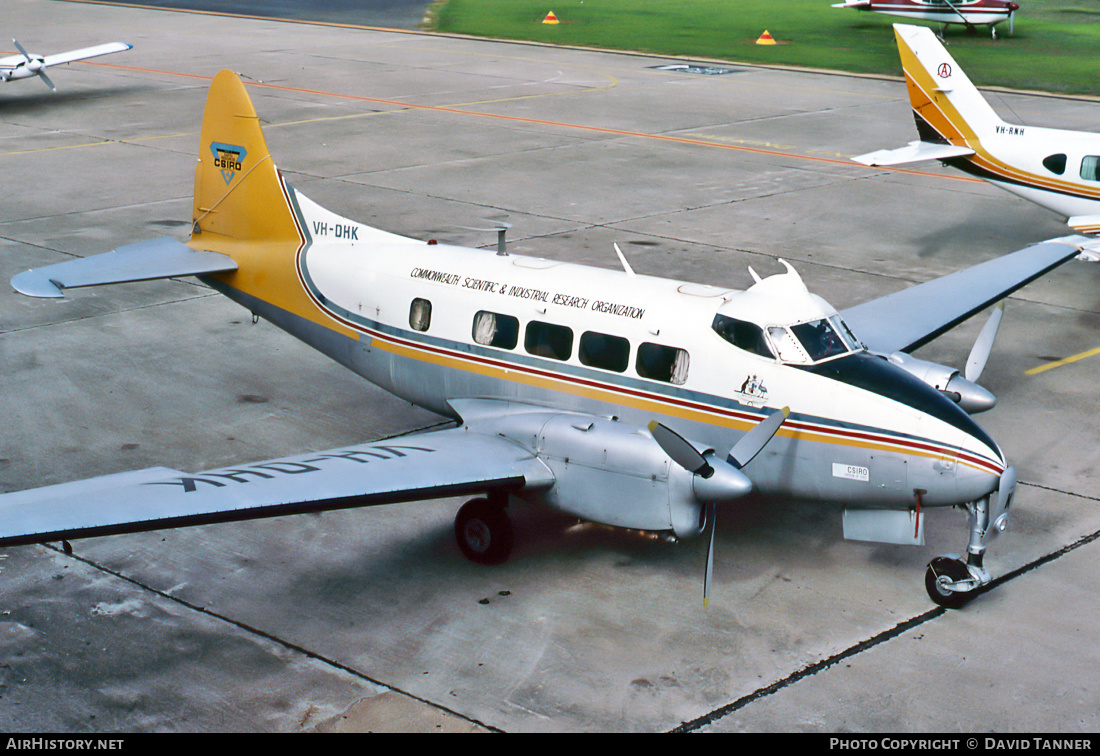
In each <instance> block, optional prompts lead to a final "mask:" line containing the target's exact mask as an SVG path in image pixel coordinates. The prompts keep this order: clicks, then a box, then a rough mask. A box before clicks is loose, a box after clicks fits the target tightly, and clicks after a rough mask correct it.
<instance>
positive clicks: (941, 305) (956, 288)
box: [841, 236, 1089, 353]
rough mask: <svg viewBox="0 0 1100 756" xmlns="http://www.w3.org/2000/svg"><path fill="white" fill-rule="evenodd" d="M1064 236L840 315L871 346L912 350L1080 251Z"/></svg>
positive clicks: (1075, 240) (1078, 243) (1077, 242)
mask: <svg viewBox="0 0 1100 756" xmlns="http://www.w3.org/2000/svg"><path fill="white" fill-rule="evenodd" d="M1088 241H1089V240H1088V239H1087V238H1085V237H1079V236H1065V237H1062V238H1060V239H1052V240H1050V241H1047V242H1043V243H1041V244H1034V245H1032V246H1030V247H1025V248H1024V249H1021V250H1019V251H1018V252H1013V253H1012V254H1009V255H1004V256H1003V257H998V258H995V259H993V260H989V261H988V262H984V263H981V264H979V265H975V266H973V267H971V268H967V269H966V270H960V271H958V272H957V273H952V274H950V275H947V276H944V277H942V278H936V279H934V280H931V281H927V282H926V283H922V284H918V285H916V286H911V287H909V288H908V289H903V290H902V291H898V292H894V293H893V294H888V295H886V296H884V297H880V298H878V299H873V300H871V301H870V302H864V303H863V304H860V305H856V306H855V307H850V308H848V309H847V310H844V311H842V312H841V317H843V318H844V321H845V322H846V323H847V324H848V326H849V327H850V328H851V329H852V332H853V333H854V334H855V335H856V336H858V337H859V339H860V340H861V341H862V342H863V343H864V344H865V345H866V346H867V348H868V349H870V350H871V351H873V352H884V353H888V352H911V351H913V350H914V349H917V348H918V347H921V346H923V345H924V344H927V343H928V342H930V341H932V340H933V339H935V338H936V337H937V336H940V335H942V334H944V333H946V332H947V331H949V330H951V329H952V328H954V327H955V326H957V325H958V324H959V323H962V322H963V321H964V320H966V319H967V318H969V317H971V316H973V315H976V314H977V313H979V312H981V311H982V310H984V309H985V308H986V307H989V306H990V305H992V304H995V303H996V302H999V301H1000V300H1002V299H1004V298H1005V297H1007V296H1008V295H1009V294H1011V293H1012V292H1014V291H1016V290H1017V289H1020V288H1022V287H1023V286H1025V285H1027V284H1028V283H1030V282H1031V281H1034V280H1035V279H1036V278H1039V277H1040V276H1042V275H1043V274H1045V273H1047V272H1049V271H1051V270H1053V269H1054V268H1056V267H1058V266H1059V265H1061V264H1062V263H1064V262H1066V261H1067V260H1069V259H1070V258H1072V257H1076V256H1077V255H1078V254H1080V252H1081V248H1082V245H1083V244H1085V243H1087V242H1088Z"/></svg>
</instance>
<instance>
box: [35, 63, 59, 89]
mask: <svg viewBox="0 0 1100 756" xmlns="http://www.w3.org/2000/svg"><path fill="white" fill-rule="evenodd" d="M38 77H39V78H40V79H42V81H43V82H44V83H45V84H46V86H47V87H49V88H50V89H51V90H52V91H54V92H56V91H57V87H55V86H54V83H53V82H52V81H50V77H49V76H47V75H46V69H44V68H43V69H41V70H39V72H38Z"/></svg>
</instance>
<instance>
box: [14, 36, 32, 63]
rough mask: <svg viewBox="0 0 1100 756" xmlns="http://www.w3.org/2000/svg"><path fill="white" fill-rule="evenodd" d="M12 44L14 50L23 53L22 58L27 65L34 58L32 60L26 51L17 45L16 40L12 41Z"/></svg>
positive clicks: (17, 41)
mask: <svg viewBox="0 0 1100 756" xmlns="http://www.w3.org/2000/svg"><path fill="white" fill-rule="evenodd" d="M12 42H14V43H15V49H16V50H18V51H19V52H21V53H23V57H24V58H26V59H27V62H28V63H30V62H32V61H33V60H34V58H32V57H31V56H30V54H29V53H28V52H27V51H26V50H24V49H23V45H21V44H19V40H18V39H13V40H12Z"/></svg>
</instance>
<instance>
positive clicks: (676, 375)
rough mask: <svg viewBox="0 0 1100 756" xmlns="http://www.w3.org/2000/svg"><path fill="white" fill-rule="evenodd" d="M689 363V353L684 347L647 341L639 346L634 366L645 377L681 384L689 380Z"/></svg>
mask: <svg viewBox="0 0 1100 756" xmlns="http://www.w3.org/2000/svg"><path fill="white" fill-rule="evenodd" d="M689 363H690V358H689V357H688V353H687V352H685V351H684V350H683V349H677V348H676V347H670V346H662V345H661V344H650V343H648V342H647V343H644V344H642V345H641V346H639V347H638V358H637V360H636V361H635V363H634V367H635V369H636V370H637V371H638V375H640V376H642V377H643V378H652V379H653V380H655V381H664V382H665V383H675V384H676V385H677V386H679V385H682V384H683V383H684V382H686V381H687V376H688V365H689Z"/></svg>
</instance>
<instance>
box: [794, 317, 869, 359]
mask: <svg viewBox="0 0 1100 756" xmlns="http://www.w3.org/2000/svg"><path fill="white" fill-rule="evenodd" d="M791 331H793V332H794V335H795V337H796V338H797V339H798V341H799V343H800V344H802V347H803V348H804V349H805V350H806V353H807V354H808V355H809V356H810V361H811V362H820V361H821V360H827V359H829V358H830V357H837V356H839V355H842V354H847V353H848V352H854V351H855V350H857V349H860V348H861V344H860V343H859V341H858V340H857V339H856V337H855V336H853V335H852V332H851V331H849V330H848V326H847V325H846V324H845V323H844V321H843V320H841V319H840V316H839V315H833V316H832V317H831V318H822V319H821V320H814V321H811V322H809V323H800V324H798V325H796V326H791Z"/></svg>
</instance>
